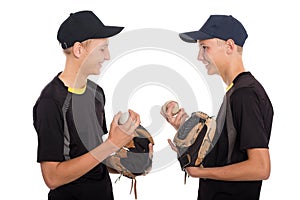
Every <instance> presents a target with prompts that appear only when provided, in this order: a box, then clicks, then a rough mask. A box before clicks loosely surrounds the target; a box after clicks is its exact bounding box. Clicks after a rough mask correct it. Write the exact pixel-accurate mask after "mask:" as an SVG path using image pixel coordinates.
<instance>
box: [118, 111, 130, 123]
mask: <svg viewBox="0 0 300 200" xmlns="http://www.w3.org/2000/svg"><path fill="white" fill-rule="evenodd" d="M128 118H129V112H124V113H122V115H121V117H120V118H119V121H118V123H119V124H125V122H126V121H127V120H128Z"/></svg>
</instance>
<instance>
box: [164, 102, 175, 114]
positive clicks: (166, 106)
mask: <svg viewBox="0 0 300 200" xmlns="http://www.w3.org/2000/svg"><path fill="white" fill-rule="evenodd" d="M171 102H175V103H176V104H175V106H174V108H173V110H172V115H176V114H177V113H178V112H179V105H178V103H177V102H176V101H167V102H166V103H165V104H164V105H163V107H162V110H163V112H164V113H165V114H166V113H167V109H168V106H169V103H171Z"/></svg>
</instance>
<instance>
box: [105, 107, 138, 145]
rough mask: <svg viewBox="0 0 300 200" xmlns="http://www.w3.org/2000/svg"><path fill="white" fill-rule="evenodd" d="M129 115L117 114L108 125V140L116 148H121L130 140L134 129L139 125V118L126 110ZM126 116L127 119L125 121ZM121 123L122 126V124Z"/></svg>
mask: <svg viewBox="0 0 300 200" xmlns="http://www.w3.org/2000/svg"><path fill="white" fill-rule="evenodd" d="M128 112H129V114H123V115H122V113H121V112H118V113H117V114H116V115H115V116H114V118H113V121H112V123H111V125H110V131H109V136H108V139H109V140H110V141H111V142H112V143H113V144H114V145H115V146H117V147H118V148H121V147H123V146H124V145H125V144H127V143H128V142H129V141H130V140H131V139H132V138H133V134H134V132H135V129H136V128H137V127H138V126H139V125H140V122H141V121H140V116H139V115H138V114H137V113H135V112H134V111H132V110H128ZM126 116H128V119H127V120H126V119H125V118H126ZM122 123H123V124H122Z"/></svg>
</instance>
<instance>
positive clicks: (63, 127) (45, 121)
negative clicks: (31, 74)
mask: <svg viewBox="0 0 300 200" xmlns="http://www.w3.org/2000/svg"><path fill="white" fill-rule="evenodd" d="M58 75H59V74H58ZM58 75H57V76H56V77H54V79H53V80H52V81H51V82H50V83H49V84H48V85H47V86H46V87H45V88H44V89H43V90H42V92H41V94H40V97H39V98H38V100H37V101H36V104H35V105H34V108H33V121H34V127H35V129H36V132H37V135H38V151H37V162H43V161H55V162H62V161H66V160H69V159H72V158H76V157H78V156H81V155H83V154H85V153H87V152H88V151H90V150H92V149H93V148H95V147H96V146H98V145H99V144H101V143H102V142H103V141H102V135H103V134H106V133H107V127H106V121H105V113H104V104H105V96H104V92H103V90H102V88H101V87H99V86H98V85H97V84H95V83H94V82H92V81H90V80H88V82H87V86H86V88H85V90H83V91H82V92H83V93H80V94H78V93H72V92H69V91H68V88H67V87H66V86H65V85H64V84H63V82H62V81H61V80H60V79H59V78H58ZM89 181H92V182H95V183H96V182H97V181H98V182H99V184H100V185H102V187H105V188H106V189H105V190H103V191H106V192H108V193H109V194H103V195H102V196H98V198H100V197H107V196H112V190H111V181H110V178H109V174H108V171H107V168H106V166H105V165H104V164H102V163H100V164H99V165H97V166H96V167H95V168H93V169H92V170H90V171H89V172H87V173H86V174H85V175H83V176H82V177H80V178H79V179H77V180H75V181H73V182H71V183H69V184H67V185H65V186H63V187H62V188H66V187H67V186H68V185H72V184H77V183H83V182H89ZM83 187H84V186H83ZM83 187H82V189H84V188H83ZM55 190H57V189H55ZM59 190H62V189H61V188H60V189H59ZM99 191H100V190H99ZM68 192H70V191H68ZM83 198H84V197H83Z"/></svg>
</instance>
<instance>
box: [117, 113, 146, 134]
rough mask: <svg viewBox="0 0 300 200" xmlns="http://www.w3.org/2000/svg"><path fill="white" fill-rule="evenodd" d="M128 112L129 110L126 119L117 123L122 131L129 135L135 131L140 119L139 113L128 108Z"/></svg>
mask: <svg viewBox="0 0 300 200" xmlns="http://www.w3.org/2000/svg"><path fill="white" fill-rule="evenodd" d="M128 112H129V117H128V119H127V121H126V122H125V123H124V124H122V125H119V127H120V129H121V130H122V131H124V132H125V133H127V134H128V135H131V134H133V133H134V132H135V129H136V128H137V127H138V126H139V125H140V123H141V120H140V115H139V114H137V113H136V112H134V111H133V110H130V109H129V110H128ZM117 115H118V114H117Z"/></svg>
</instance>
